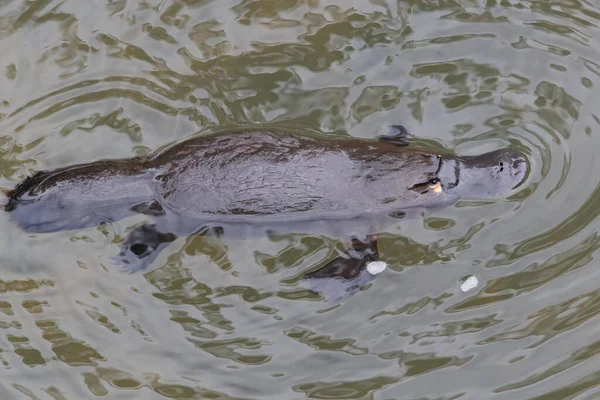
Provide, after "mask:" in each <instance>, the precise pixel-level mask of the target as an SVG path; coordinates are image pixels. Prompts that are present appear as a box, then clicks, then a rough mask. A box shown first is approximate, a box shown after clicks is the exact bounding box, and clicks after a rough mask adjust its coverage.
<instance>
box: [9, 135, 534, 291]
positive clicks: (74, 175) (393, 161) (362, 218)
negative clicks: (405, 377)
mask: <svg viewBox="0 0 600 400" xmlns="http://www.w3.org/2000/svg"><path fill="white" fill-rule="evenodd" d="M414 147H415V146H413V145H411V135H410V134H409V133H408V131H407V130H406V129H405V128H404V127H403V126H399V125H396V126H393V127H392V132H390V134H388V135H385V136H381V137H379V138H376V139H357V138H350V137H344V138H340V137H330V136H325V135H316V136H315V135H303V134H298V133H289V132H281V131H273V130H258V129H256V130H245V131H239V132H227V133H223V132H221V133H215V134H208V135H202V136H197V137H192V138H189V139H187V140H184V141H181V142H179V143H176V144H174V145H172V146H170V147H168V148H166V149H165V150H163V151H160V152H157V153H155V154H152V155H150V156H148V157H141V158H140V157H137V158H131V159H123V160H100V161H95V162H91V163H87V164H80V165H73V166H67V167H62V168H58V169H54V170H50V171H43V172H38V173H36V174H35V175H33V176H31V177H29V178H27V179H25V180H24V181H23V182H22V183H20V184H19V185H18V186H16V187H15V188H14V189H13V190H12V191H10V192H9V193H8V202H7V204H6V206H5V210H6V211H8V212H10V216H11V219H12V220H13V221H14V222H15V223H16V224H17V225H18V226H19V227H21V228H22V229H24V230H25V231H27V232H38V233H42V232H54V231H59V230H73V229H82V228H86V227H91V226H96V225H99V224H101V223H104V222H109V221H117V220H121V219H123V218H126V217H129V216H132V215H134V214H145V215H146V216H147V217H148V218H149V219H150V220H151V222H149V223H147V224H144V225H141V226H138V227H137V228H135V229H134V230H133V231H131V232H130V233H129V235H128V236H127V237H126V238H125V239H124V241H123V243H122V245H121V251H120V253H119V255H118V256H117V257H115V258H114V259H115V260H116V261H117V262H118V263H119V264H121V265H122V266H123V267H124V269H125V270H127V271H129V272H134V271H137V270H140V269H144V268H146V267H148V266H149V264H150V263H151V262H152V261H153V260H154V259H155V258H156V257H157V255H158V254H159V252H160V251H161V250H162V249H163V248H164V247H166V246H167V245H168V244H169V243H170V242H172V241H174V240H175V239H176V238H177V237H178V236H182V235H190V234H194V233H196V234H223V235H228V234H236V233H238V234H239V233H245V234H248V232H253V231H256V230H262V231H264V232H268V231H274V232H278V233H279V232H297V233H307V234H324V235H326V236H329V237H332V238H338V239H341V240H348V242H349V248H348V251H347V252H346V253H344V254H341V255H340V256H339V257H338V258H336V259H334V260H332V261H331V262H329V263H327V264H326V265H324V266H323V267H321V268H319V269H318V270H316V271H314V272H311V273H308V274H306V278H308V279H320V278H327V279H331V278H334V279H339V280H345V281H352V280H353V279H356V278H357V277H358V276H359V275H361V274H362V273H363V272H364V270H365V266H366V265H367V264H368V263H369V262H372V261H377V260H379V254H378V251H377V234H378V233H380V232H382V231H383V230H384V229H386V228H388V227H389V226H390V225H392V224H394V223H396V222H398V217H399V216H403V215H406V214H408V213H410V212H411V211H416V210H421V209H422V208H423V207H438V206H446V205H449V204H452V203H454V202H456V201H457V200H458V199H459V198H463V197H466V198H477V199H480V198H488V197H498V196H505V195H507V194H508V193H510V192H511V191H512V190H513V189H514V188H515V187H516V186H518V185H519V184H521V182H522V181H523V180H524V179H525V176H526V174H527V171H528V162H527V159H526V157H525V156H524V155H523V154H521V153H518V152H513V151H509V150H496V151H492V152H489V153H485V154H482V155H479V156H468V157H460V156H457V155H454V154H451V153H449V152H448V153H439V154H438V153H434V152H429V151H423V150H419V149H417V148H414Z"/></svg>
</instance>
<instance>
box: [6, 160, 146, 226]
mask: <svg viewBox="0 0 600 400" xmlns="http://www.w3.org/2000/svg"><path fill="white" fill-rule="evenodd" d="M147 175H148V174H147V173H144V172H143V171H141V170H139V169H137V168H127V165H126V164H124V163H121V162H107V161H99V162H96V163H91V164H84V165H78V166H73V167H66V168H60V169H56V170H53V171H42V172H38V173H36V174H34V175H33V176H30V177H27V178H26V179H24V180H23V181H22V182H21V183H19V184H18V185H17V186H16V187H15V188H14V189H13V190H11V191H9V192H8V193H7V200H6V201H5V205H4V210H5V211H6V212H9V213H10V217H11V219H12V221H13V222H15V223H16V224H17V225H18V226H19V227H21V228H22V229H23V230H25V231H27V232H38V233H41V232H55V231H60V230H71V229H82V228H87V227H91V226H97V225H99V224H101V223H102V222H106V221H116V220H119V219H122V218H125V217H127V216H129V215H133V214H134V213H135V210H134V209H132V208H134V207H135V205H136V204H139V203H142V202H146V201H149V200H151V199H152V190H151V188H150V187H149V185H148V178H147Z"/></svg>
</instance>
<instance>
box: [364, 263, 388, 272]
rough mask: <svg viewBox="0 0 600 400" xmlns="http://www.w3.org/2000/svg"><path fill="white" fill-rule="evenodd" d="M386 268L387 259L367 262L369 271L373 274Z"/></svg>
mask: <svg viewBox="0 0 600 400" xmlns="http://www.w3.org/2000/svg"><path fill="white" fill-rule="evenodd" d="M386 268H387V263H386V262H385V261H371V262H370V263H368V264H367V271H369V273H370V274H371V275H377V274H379V273H381V272H383V270H384V269H386Z"/></svg>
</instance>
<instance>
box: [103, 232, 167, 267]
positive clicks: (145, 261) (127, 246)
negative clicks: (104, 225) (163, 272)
mask: <svg viewBox="0 0 600 400" xmlns="http://www.w3.org/2000/svg"><path fill="white" fill-rule="evenodd" d="M176 238H177V237H176V236H175V235H174V234H172V233H162V232H159V231H157V230H156V225H153V224H152V225H151V224H145V225H141V226H138V227H137V228H135V229H134V230H132V231H131V232H129V234H128V235H127V237H126V238H125V240H123V243H122V244H121V249H120V251H119V254H117V255H116V256H114V257H112V258H111V259H112V261H114V262H115V263H117V264H119V265H121V266H122V267H123V271H124V272H129V273H134V272H136V271H140V270H143V269H146V268H148V266H150V264H151V263H152V262H153V261H154V260H155V259H156V257H158V255H159V254H160V251H161V250H162V249H163V248H165V247H166V246H167V245H168V244H169V243H171V242H172V241H174V240H175V239H176Z"/></svg>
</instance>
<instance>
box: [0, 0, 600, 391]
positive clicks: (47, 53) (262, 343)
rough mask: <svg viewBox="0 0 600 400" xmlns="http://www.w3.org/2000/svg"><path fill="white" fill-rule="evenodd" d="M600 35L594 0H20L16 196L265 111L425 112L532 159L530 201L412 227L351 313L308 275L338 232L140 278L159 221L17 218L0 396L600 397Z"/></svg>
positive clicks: (168, 258) (443, 127)
mask: <svg viewBox="0 0 600 400" xmlns="http://www.w3.org/2000/svg"><path fill="white" fill-rule="evenodd" d="M598 26H600V8H598V6H596V5H595V4H594V3H593V2H586V1H579V0H572V1H563V2H554V1H546V0H537V1H536V0H532V1H494V0H490V1H485V2H483V1H474V2H468V3H467V2H461V1H453V0H450V1H438V2H433V1H421V0H403V1H398V2H396V1H385V0H381V1H379V0H377V1H371V2H366V1H350V2H344V3H343V4H342V3H341V2H330V1H320V0H282V1H279V0H278V1H275V0H269V1H264V0H254V1H251V0H226V1H219V2H217V1H206V0H202V1H193V0H186V1H174V0H173V1H170V0H169V1H158V0H157V1H125V0H120V1H108V2H92V1H81V0H78V1H74V0H66V1H53V0H31V1H21V2H19V1H7V2H4V3H3V4H1V5H0V52H1V53H2V55H3V57H2V67H3V69H2V71H3V73H1V74H0V85H1V86H2V88H3V90H2V93H1V94H0V122H1V124H2V134H0V176H1V177H2V182H0V185H1V186H2V187H3V188H5V189H10V188H12V187H14V185H15V184H16V183H17V182H18V181H20V180H21V179H22V178H23V177H25V176H26V175H27V174H31V173H32V172H34V171H38V170H42V169H47V168H53V167H59V166H64V165H68V164H75V163H82V162H88V161H91V160H97V159H101V158H120V157H129V156H133V155H145V154H149V153H150V152H151V151H154V150H156V149H159V148H162V147H164V146H167V145H168V144H170V143H172V142H174V141H177V140H181V139H184V138H187V137H189V136H190V135H192V134H199V135H202V134H205V133H208V132H212V131H214V130H218V129H219V130H220V129H230V128H235V127H239V126H257V125H258V126H267V125H268V126H273V127H284V128H286V129H288V130H296V131H310V132H312V134H319V135H339V136H343V135H350V136H354V137H363V138H368V137H374V136H376V135H377V134H380V133H381V132H380V129H381V127H382V126H384V125H388V124H397V123H400V122H401V123H405V124H406V125H407V126H409V127H410V128H411V130H412V131H414V133H415V134H416V135H417V136H418V138H419V145H421V146H422V147H425V148H427V149H431V150H440V149H444V148H445V149H450V150H453V151H456V152H457V153H459V154H465V155H470V154H477V153H481V152H484V151H489V150H493V149H496V148H503V147H508V148H511V149H517V150H520V151H522V152H525V153H526V154H527V155H528V158H529V159H530V160H531V162H532V168H531V171H530V174H529V176H528V179H527V182H526V184H525V185H524V186H523V187H521V188H519V190H518V191H517V192H516V193H515V194H514V195H513V196H511V197H510V198H509V199H504V200H497V201H496V200H495V201H485V202H483V201H471V200H465V201H460V202H459V203H457V204H456V205H454V206H452V207H450V208H446V209H443V210H436V211H432V212H428V213H426V214H425V215H424V216H422V217H419V218H413V219H406V220H399V223H398V224H397V225H394V226H392V227H390V228H389V229H388V230H387V231H386V232H385V233H384V234H383V235H382V238H381V241H380V244H379V251H380V253H381V255H382V256H384V257H385V259H386V261H387V262H388V264H389V268H388V269H387V270H385V271H384V272H383V273H382V274H380V275H379V276H378V277H377V278H376V279H374V280H372V281H371V282H369V284H368V285H366V286H365V287H364V288H363V289H362V290H360V291H358V292H357V293H356V294H355V295H353V296H350V297H347V298H344V299H342V300H340V301H334V302H331V301H330V302H327V301H325V300H324V299H323V298H322V297H321V296H319V295H316V294H314V293H312V292H311V291H309V290H307V288H306V287H305V286H303V284H302V279H301V277H302V276H303V274H304V273H306V272H309V271H313V270H314V269H316V268H318V266H321V265H324V264H326V263H327V262H328V261H329V260H331V259H332V258H333V257H335V255H336V254H338V252H339V251H341V250H343V245H342V244H341V243H339V242H337V241H336V240H333V239H331V238H328V237H324V236H314V235H308V234H303V233H301V232H298V233H295V234H291V235H271V236H267V237H257V238H255V239H254V238H253V239H250V240H240V239H235V238H228V239H225V240H223V241H220V240H214V238H211V237H203V236H190V237H187V238H180V239H178V240H177V241H175V242H174V243H172V244H171V245H170V246H169V247H168V249H167V251H165V253H164V254H162V255H161V256H160V257H159V258H158V259H157V260H156V262H155V263H154V264H153V266H152V268H151V269H150V270H148V271H147V272H145V273H138V274H132V275H128V274H122V273H120V272H119V271H118V269H116V268H115V267H114V266H112V265H111V264H110V262H109V261H108V260H109V256H111V255H114V254H115V253H116V252H117V249H118V246H119V243H120V242H121V240H122V239H123V237H124V236H125V234H126V233H127V231H128V230H130V229H131V228H132V227H133V226H136V224H140V223H141V222H142V220H143V218H139V219H134V220H125V221H120V222H117V223H115V224H110V225H102V226H100V227H97V228H90V229H85V230H81V231H75V232H73V231H72V232H63V233H56V234H48V235H27V234H24V233H23V232H21V231H19V230H18V229H17V228H16V227H14V226H13V225H11V223H10V222H9V221H8V219H7V218H4V219H3V220H2V224H3V229H2V230H1V232H2V233H1V234H0V257H1V259H2V264H3V266H4V270H3V275H2V276H0V316H1V318H0V333H1V335H0V367H1V368H2V377H3V378H2V380H0V397H1V398H11V399H13V398H14V399H17V398H23V399H38V398H39V399H46V398H53V399H83V398H95V397H98V396H109V397H119V398H121V397H123V398H126V397H132V398H133V397H135V398H137V397H143V398H156V399H162V398H178V399H200V398H215V399H242V398H243V399H259V398H260V399H266V398H273V399H283V398H320V399H389V398H395V399H396V398H397V399H406V400H410V399H415V400H416V399H429V400H433V399H436V400H441V399H463V400H464V399H482V398H491V397H493V398H494V399H516V398H518V399H540V400H541V399H544V400H547V399H561V400H563V399H591V398H596V397H598V393H600V388H599V387H598V383H599V382H600V380H599V379H598V374H599V371H600V364H599V362H598V361H597V359H598V358H597V357H596V355H597V353H598V348H599V345H598V339H597V336H598V335H597V328H596V325H597V321H598V318H599V317H598V310H599V308H598V290H599V289H598V282H600V273H599V272H598V268H597V262H596V258H595V255H596V251H597V250H598V247H599V245H600V239H599V238H598V232H597V227H596V225H597V222H598V211H597V210H598V209H600V207H599V206H600V198H599V195H598V180H597V177H596V174H595V173H594V171H596V170H598V168H599V167H600V165H598V163H600V158H599V157H597V155H596V151H595V149H597V148H599V146H600V142H598V140H600V136H599V132H600V114H598V111H597V110H596V105H597V104H598V100H599V99H598V97H599V96H598V95H597V92H596V88H597V86H598V84H600V54H599V52H598V46H597V43H598V40H600V30H599V28H598ZM472 276H475V277H476V278H477V279H478V285H477V287H476V288H474V289H472V290H471V291H468V292H463V291H461V289H460V287H461V284H462V283H463V282H465V281H466V280H467V278H468V277H472Z"/></svg>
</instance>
